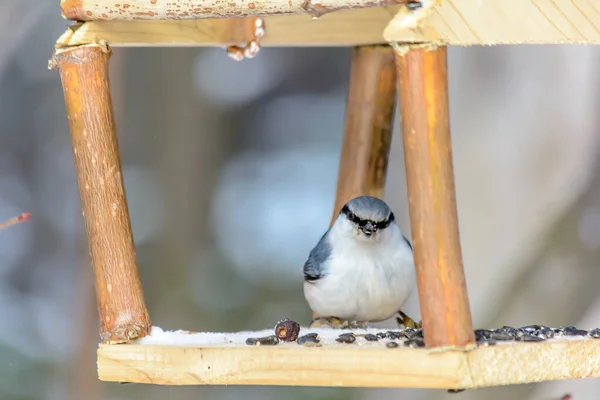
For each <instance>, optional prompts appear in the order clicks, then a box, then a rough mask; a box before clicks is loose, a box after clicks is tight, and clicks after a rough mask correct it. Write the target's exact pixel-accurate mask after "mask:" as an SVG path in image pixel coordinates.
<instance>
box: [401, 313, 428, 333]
mask: <svg viewBox="0 0 600 400" xmlns="http://www.w3.org/2000/svg"><path fill="white" fill-rule="evenodd" d="M396 322H398V325H404V327H405V328H413V329H421V328H422V327H423V326H422V323H421V322H417V321H415V320H414V319H412V318H411V317H409V316H408V315H406V314H404V313H403V312H402V311H398V316H397V317H396Z"/></svg>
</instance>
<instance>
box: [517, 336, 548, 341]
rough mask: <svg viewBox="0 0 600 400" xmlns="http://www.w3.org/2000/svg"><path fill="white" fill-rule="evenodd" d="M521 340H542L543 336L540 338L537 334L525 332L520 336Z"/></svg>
mask: <svg viewBox="0 0 600 400" xmlns="http://www.w3.org/2000/svg"><path fill="white" fill-rule="evenodd" d="M521 340H522V341H524V342H543V341H544V338H541V337H539V336H533V335H527V334H525V335H523V336H522V337H521Z"/></svg>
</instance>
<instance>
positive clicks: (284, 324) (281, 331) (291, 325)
mask: <svg viewBox="0 0 600 400" xmlns="http://www.w3.org/2000/svg"><path fill="white" fill-rule="evenodd" d="M299 333H300V324H299V323H297V322H296V321H292V320H291V319H287V318H286V319H282V320H281V321H279V322H277V325H275V335H276V336H277V338H278V339H280V340H282V341H284V342H293V341H295V340H296V339H298V334H299Z"/></svg>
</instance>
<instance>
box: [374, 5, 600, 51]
mask: <svg viewBox="0 0 600 400" xmlns="http://www.w3.org/2000/svg"><path fill="white" fill-rule="evenodd" d="M422 4H423V7H421V8H420V9H416V10H414V11H411V10H408V9H406V8H403V9H400V10H399V12H398V13H397V15H396V16H395V17H394V19H393V20H392V21H391V22H390V24H389V25H388V26H387V27H386V28H385V31H384V37H385V38H386V40H388V41H390V42H400V43H427V42H436V43H444V44H449V45H459V46H470V45H492V44H525V43H531V44H534V43H535V44H556V43H589V44H598V43H600V12H599V11H600V1H598V0H569V1H556V0H486V1H481V0H460V1H456V0H442V1H438V0H423V1H422Z"/></svg>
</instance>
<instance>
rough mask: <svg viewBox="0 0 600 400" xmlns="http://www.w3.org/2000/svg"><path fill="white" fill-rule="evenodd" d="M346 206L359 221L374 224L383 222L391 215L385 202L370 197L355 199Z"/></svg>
mask: <svg viewBox="0 0 600 400" xmlns="http://www.w3.org/2000/svg"><path fill="white" fill-rule="evenodd" d="M346 205H347V206H348V208H349V209H350V211H352V212H353V213H354V214H356V216H357V217H359V218H360V219H365V220H370V221H374V222H379V221H385V220H386V219H388V217H389V216H390V214H391V213H392V210H391V209H390V207H389V206H388V205H387V204H386V203H385V201H383V200H380V199H378V198H376V197H371V196H360V197H356V198H354V199H352V200H350V201H349V202H348V203H347V204H346Z"/></svg>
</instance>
